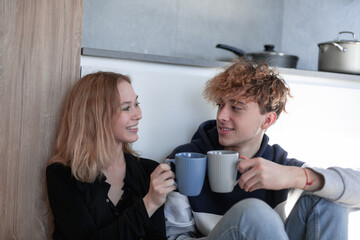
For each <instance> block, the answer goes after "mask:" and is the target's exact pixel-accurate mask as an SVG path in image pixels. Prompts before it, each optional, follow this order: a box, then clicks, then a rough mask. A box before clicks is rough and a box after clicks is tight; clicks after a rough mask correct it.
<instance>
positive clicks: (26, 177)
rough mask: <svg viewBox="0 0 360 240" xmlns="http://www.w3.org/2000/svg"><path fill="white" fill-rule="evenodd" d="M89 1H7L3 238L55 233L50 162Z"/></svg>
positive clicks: (2, 12)
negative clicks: (47, 174)
mask: <svg viewBox="0 0 360 240" xmlns="http://www.w3.org/2000/svg"><path fill="white" fill-rule="evenodd" d="M82 11H83V0H76V1H74V0H56V1H48V0H29V1H24V0H1V1H0V19H1V21H0V114H1V115H0V156H1V157H0V239H47V238H50V236H51V233H52V224H51V212H50V209H49V207H48V203H47V195H46V190H45V167H46V164H47V161H48V160H49V158H50V156H51V150H52V144H53V141H54V136H55V131H56V127H57V123H58V120H59V116H60V108H61V104H62V102H63V100H64V97H65V94H66V93H67V91H68V89H69V87H70V86H71V85H72V83H73V82H75V81H76V80H77V79H78V78H79V74H80V49H81V27H82Z"/></svg>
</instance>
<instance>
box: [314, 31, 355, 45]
mask: <svg viewBox="0 0 360 240" xmlns="http://www.w3.org/2000/svg"><path fill="white" fill-rule="evenodd" d="M346 33H348V34H351V35H352V39H340V37H341V34H346ZM334 43H337V44H341V43H350V44H360V41H357V40H356V39H355V33H353V32H350V31H342V32H339V33H338V35H337V39H336V40H334V41H328V42H323V43H319V44H318V46H320V45H324V44H334Z"/></svg>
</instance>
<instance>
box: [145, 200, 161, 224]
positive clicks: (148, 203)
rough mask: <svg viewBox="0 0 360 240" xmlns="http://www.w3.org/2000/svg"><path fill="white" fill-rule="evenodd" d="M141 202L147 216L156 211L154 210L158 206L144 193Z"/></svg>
mask: <svg viewBox="0 0 360 240" xmlns="http://www.w3.org/2000/svg"><path fill="white" fill-rule="evenodd" d="M143 202H144V205H145V208H146V211H147V213H148V216H149V218H150V217H151V216H152V215H153V214H154V213H155V212H156V210H157V209H158V208H159V207H158V206H157V205H156V204H155V203H154V202H153V201H151V199H150V197H149V196H148V195H146V196H145V197H144V198H143Z"/></svg>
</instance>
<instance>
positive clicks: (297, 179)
mask: <svg viewBox="0 0 360 240" xmlns="http://www.w3.org/2000/svg"><path fill="white" fill-rule="evenodd" d="M238 170H239V171H240V172H241V173H242V175H241V178H240V181H239V186H240V188H242V189H244V190H245V191H249V192H251V191H254V190H256V189H261V188H262V189H271V190H280V189H286V188H297V189H302V190H306V191H310V192H314V194H316V195H318V196H320V197H323V198H326V199H328V200H330V201H333V202H336V203H339V204H342V205H344V206H347V207H351V208H360V187H358V184H359V182H360V171H358V170H354V169H350V168H346V169H345V168H339V167H332V168H328V169H322V168H309V167H306V168H301V167H295V166H284V165H280V164H277V163H274V162H271V161H267V160H265V159H263V158H253V159H247V158H243V160H242V161H240V162H239V164H238Z"/></svg>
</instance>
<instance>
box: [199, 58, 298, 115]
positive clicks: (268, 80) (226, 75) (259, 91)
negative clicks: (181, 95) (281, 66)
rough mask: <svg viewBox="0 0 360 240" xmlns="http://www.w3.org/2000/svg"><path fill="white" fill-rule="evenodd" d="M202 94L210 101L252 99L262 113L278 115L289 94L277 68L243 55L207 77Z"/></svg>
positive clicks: (282, 109)
mask: <svg viewBox="0 0 360 240" xmlns="http://www.w3.org/2000/svg"><path fill="white" fill-rule="evenodd" d="M203 95H204V97H205V99H207V100H208V101H210V102H213V103H220V102H223V101H225V100H229V99H234V100H235V101H240V100H241V99H247V100H249V101H254V102H257V103H258V104H259V107H260V113H261V114H264V113H267V112H271V111H274V112H275V113H276V115H277V117H279V116H280V113H281V112H282V111H285V105H286V102H287V98H288V97H292V96H291V94H290V89H289V87H288V86H287V84H286V83H285V81H284V80H283V79H282V77H281V76H280V75H279V74H278V73H277V72H276V69H274V68H273V69H270V68H269V67H268V65H267V64H266V63H254V62H252V61H250V60H247V59H245V58H238V59H236V60H234V62H233V63H232V64H231V65H230V66H228V67H226V68H225V70H224V71H223V72H222V73H219V74H218V75H216V76H215V77H214V78H212V79H210V80H209V81H208V82H207V83H206V85H205V89H204V92H203ZM285 112H286V111H285Z"/></svg>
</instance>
